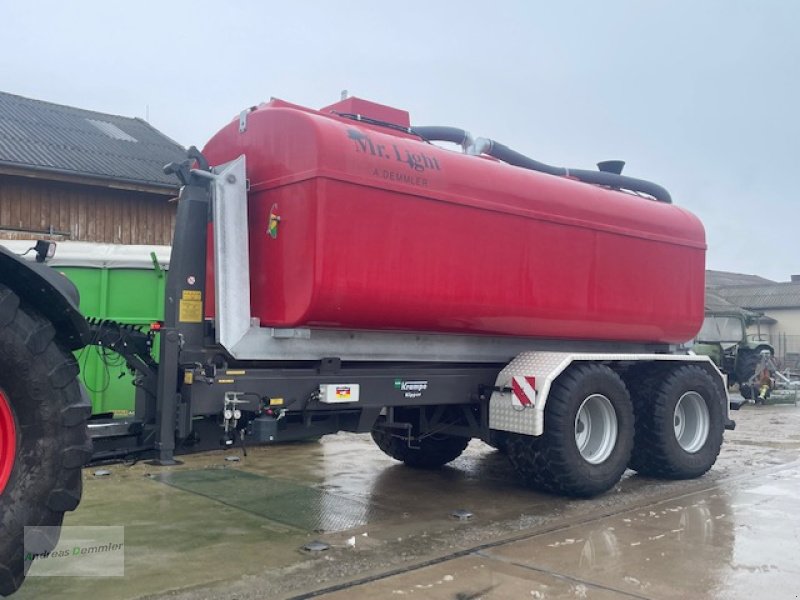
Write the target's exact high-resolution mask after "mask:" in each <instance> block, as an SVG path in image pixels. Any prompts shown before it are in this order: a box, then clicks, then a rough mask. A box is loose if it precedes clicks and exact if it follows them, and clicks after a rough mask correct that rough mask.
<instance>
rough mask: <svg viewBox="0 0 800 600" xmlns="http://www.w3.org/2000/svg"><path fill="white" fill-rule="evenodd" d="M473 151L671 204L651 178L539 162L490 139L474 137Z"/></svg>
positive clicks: (668, 195) (510, 162)
mask: <svg viewBox="0 0 800 600" xmlns="http://www.w3.org/2000/svg"><path fill="white" fill-rule="evenodd" d="M474 152H475V153H476V154H488V155H489V156H493V157H495V158H499V159H500V160H502V161H503V162H507V163H508V164H510V165H514V166H516V167H522V168H524V169H530V170H532V171H540V172H542V173H547V174H548V175H557V176H559V177H573V178H575V179H577V180H579V181H583V182H584V183H593V184H595V185H603V186H607V187H611V188H622V189H626V190H631V191H632V192H641V193H643V194H647V195H648V196H652V197H653V198H655V199H656V200H658V201H659V202H664V203H666V204H672V197H671V196H670V194H669V192H668V191H667V190H666V189H664V188H663V187H661V186H660V185H658V184H657V183H653V182H652V181H645V180H644V179H636V178H634V177H627V176H625V175H620V174H619V173H614V172H609V171H605V170H601V171H587V170H585V169H567V168H565V167H554V166H552V165H548V164H545V163H543V162H539V161H538V160H533V159H532V158H529V157H527V156H525V155H524V154H520V153H519V152H517V151H516V150H512V149H511V148H509V147H508V146H505V145H503V144H501V143H499V142H495V141H494V140H489V139H478V140H476V141H475V150H474ZM601 164H602V163H601ZM623 164H624V163H623ZM615 166H617V167H619V169H620V171H621V170H622V169H621V165H615Z"/></svg>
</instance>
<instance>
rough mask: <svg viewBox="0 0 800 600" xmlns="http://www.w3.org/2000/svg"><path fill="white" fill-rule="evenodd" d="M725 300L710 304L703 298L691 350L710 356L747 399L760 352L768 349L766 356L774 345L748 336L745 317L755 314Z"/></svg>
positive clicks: (729, 382) (750, 397)
mask: <svg viewBox="0 0 800 600" xmlns="http://www.w3.org/2000/svg"><path fill="white" fill-rule="evenodd" d="M723 302H724V301H723ZM725 304H727V305H728V306H720V305H719V303H717V304H716V306H714V307H713V308H712V307H710V306H709V303H708V302H706V317H705V320H704V321H703V327H702V328H701V329H700V333H698V334H697V337H696V338H695V342H694V345H693V347H692V350H694V352H695V354H703V355H706V356H709V357H711V360H713V361H714V363H715V364H716V365H717V367H719V369H720V370H721V371H722V372H723V373H725V374H726V375H727V376H728V385H729V386H732V385H734V384H736V385H738V386H739V392H740V393H741V394H742V396H743V397H744V398H745V399H747V400H751V399H753V398H754V394H755V393H756V392H755V391H754V389H753V386H752V384H751V379H752V378H753V375H754V374H755V372H756V369H757V368H758V366H759V365H760V364H761V359H762V356H761V353H762V352H763V351H768V352H769V354H770V356H774V355H775V349H774V348H773V347H772V346H771V345H770V344H769V342H767V341H764V340H760V339H755V340H752V339H750V338H748V335H747V321H748V318H752V317H757V315H755V314H754V313H750V312H749V311H745V310H743V309H741V308H739V307H737V306H734V305H733V304H729V303H725Z"/></svg>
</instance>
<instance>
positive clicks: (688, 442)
mask: <svg viewBox="0 0 800 600" xmlns="http://www.w3.org/2000/svg"><path fill="white" fill-rule="evenodd" d="M673 424H674V426H675V439H677V440H678V444H679V445H680V447H681V448H683V449H684V450H685V451H686V452H688V453H690V454H692V453H694V452H697V451H698V450H700V449H701V448H702V447H703V445H704V444H705V443H706V440H707V439H708V432H709V430H710V428H711V420H710V419H709V416H708V406H707V405H706V401H705V399H704V398H703V397H702V396H701V395H700V394H698V393H697V392H686V393H685V394H684V395H683V396H681V397H680V398H679V399H678V403H677V404H676V405H675V416H674V418H673Z"/></svg>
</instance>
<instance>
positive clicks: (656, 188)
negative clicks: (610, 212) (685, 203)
mask: <svg viewBox="0 0 800 600" xmlns="http://www.w3.org/2000/svg"><path fill="white" fill-rule="evenodd" d="M567 175H568V176H569V177H574V178H575V179H578V180H579V181H583V182H584V183H594V184H595V185H605V186H608V187H613V188H622V189H625V190H631V191H632V192H641V193H643V194H647V195H648V196H652V197H653V198H655V199H656V200H658V201H659V202H664V203H665V204H672V196H670V194H669V192H668V191H667V190H666V189H665V188H663V187H662V186H660V185H658V184H657V183H653V182H652V181H647V180H645V179H636V178H635V177H628V176H626V175H617V174H616V173H607V172H604V171H587V170H584V169H574V170H573V169H568V170H567Z"/></svg>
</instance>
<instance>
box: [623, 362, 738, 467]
mask: <svg viewBox="0 0 800 600" xmlns="http://www.w3.org/2000/svg"><path fill="white" fill-rule="evenodd" d="M690 392H696V393H697V394H699V396H700V397H701V398H702V401H703V402H704V404H705V406H706V409H707V411H708V415H707V416H708V432H707V436H706V438H705V441H704V442H702V446H699V447H698V449H697V450H693V451H687V449H685V448H684V447H682V446H681V443H680V442H679V440H678V437H677V435H676V431H675V427H676V425H677V423H678V421H676V418H677V417H678V415H677V414H676V406H677V404H678V401H679V400H680V399H681V398H683V397H684V396H685V394H688V393H690ZM631 395H632V398H633V402H634V410H635V412H636V437H635V441H634V450H633V455H632V457H631V462H630V465H629V466H630V468H631V469H634V470H635V471H638V472H639V473H640V474H641V475H645V476H649V477H659V478H662V479H693V478H695V477H700V476H701V475H703V474H704V473H705V472H706V471H708V470H709V469H710V468H711V467H712V466H713V465H714V463H715V462H716V460H717V456H718V455H719V451H720V447H721V446H722V435H723V433H724V430H725V427H724V418H723V417H724V415H723V400H722V397H721V396H720V391H719V389H718V387H717V386H716V385H715V384H714V380H713V379H712V378H711V376H710V375H709V374H708V373H707V372H706V371H705V370H704V369H703V368H701V367H698V366H696V365H685V366H680V367H672V368H670V369H669V370H667V371H662V372H661V373H660V374H658V375H655V374H654V375H651V376H650V377H647V378H644V379H641V380H639V381H638V382H636V383H634V384H632V385H631ZM686 398H687V399H688V398H689V396H686ZM698 429H699V428H698ZM687 431H688V430H687ZM696 440H697V442H698V443H699V442H700V438H699V437H698V438H696Z"/></svg>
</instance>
